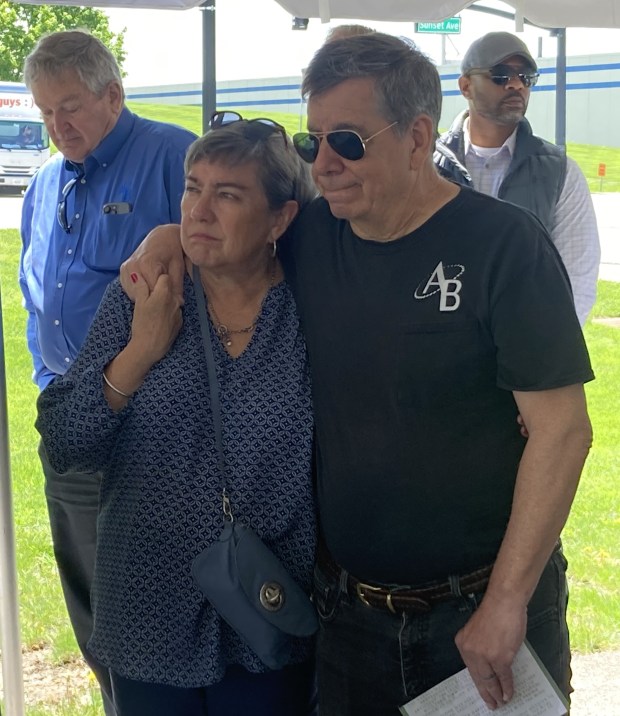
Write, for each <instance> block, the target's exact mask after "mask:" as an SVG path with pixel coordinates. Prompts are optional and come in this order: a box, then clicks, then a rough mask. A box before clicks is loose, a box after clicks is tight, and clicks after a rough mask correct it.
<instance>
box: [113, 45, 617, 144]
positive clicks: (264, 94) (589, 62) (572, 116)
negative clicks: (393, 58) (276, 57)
mask: <svg viewBox="0 0 620 716" xmlns="http://www.w3.org/2000/svg"><path fill="white" fill-rule="evenodd" d="M538 64H539V69H540V72H541V77H540V80H539V82H538V85H536V87H535V88H534V90H533V92H532V95H531V98H530V106H529V108H528V112H527V117H528V119H529V120H530V122H531V124H532V127H533V128H534V132H535V133H536V134H538V135H540V136H541V137H544V138H545V139H548V140H549V141H554V140H555V83H556V82H555V81H556V75H555V58H543V59H540V60H538ZM438 69H439V73H440V75H441V84H442V90H443V94H444V97H443V111H442V115H441V121H440V127H441V128H442V129H447V128H448V127H449V126H450V123H451V122H452V119H453V118H454V117H455V116H456V115H457V114H458V112H460V111H461V110H463V109H465V108H466V102H465V100H464V99H463V97H462V96H461V94H460V92H459V90H458V84H457V78H458V76H459V73H460V72H459V67H458V65H456V64H452V65H444V66H442V67H439V68H438ZM300 85H301V77H300V76H290V77H275V78H266V79H252V80H234V81H226V82H218V83H217V107H218V109H238V110H239V111H241V112H243V109H244V108H250V109H252V110H253V111H258V110H260V111H261V112H264V113H265V114H269V112H288V113H291V114H300V113H302V114H303V113H304V112H305V106H304V105H303V104H302V103H301V99H300ZM566 85H567V89H566V110H567V111H566V138H567V141H569V142H577V143H579V144H597V145H602V146H608V147H620V122H619V121H618V110H619V109H620V53H618V54H606V55H588V56H575V57H569V58H567V76H566ZM201 93H202V86H201V84H200V83H195V84H178V85H162V86H159V87H133V88H129V89H127V97H128V99H130V100H133V101H136V102H145V103H151V104H192V105H200V104H201Z"/></svg>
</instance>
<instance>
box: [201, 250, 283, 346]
mask: <svg viewBox="0 0 620 716" xmlns="http://www.w3.org/2000/svg"><path fill="white" fill-rule="evenodd" d="M275 278H276V262H275V261H274V262H273V266H272V268H271V277H270V279H269V286H268V287H267V291H266V292H265V295H264V296H263V298H262V300H261V302H260V306H259V307H258V313H257V314H256V315H255V316H254V319H253V320H252V323H250V325H249V326H245V327H244V328H229V327H228V326H226V325H225V324H223V323H222V322H221V321H220V319H219V316H218V315H217V313H216V312H215V308H214V307H213V304H212V303H209V310H210V311H211V316H212V317H213V319H214V323H215V326H214V327H215V332H216V333H217V337H218V338H219V339H220V341H222V343H223V344H224V345H225V346H226V347H227V348H230V346H232V336H234V335H240V334H243V333H252V331H253V330H254V329H255V328H256V324H257V323H258V319H259V318H260V314H261V312H262V310H263V304H264V303H265V299H266V298H267V294H268V293H269V291H270V290H271V289H272V288H273V283H274V281H275Z"/></svg>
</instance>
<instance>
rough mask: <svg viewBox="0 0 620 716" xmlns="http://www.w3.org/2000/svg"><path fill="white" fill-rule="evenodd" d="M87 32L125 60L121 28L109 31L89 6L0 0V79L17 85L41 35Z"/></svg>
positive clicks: (100, 14)
mask: <svg viewBox="0 0 620 716" xmlns="http://www.w3.org/2000/svg"><path fill="white" fill-rule="evenodd" d="M76 29H82V30H88V31H89V32H91V33H92V34H93V35H95V37H98V38H99V39H100V40H101V41H102V42H103V44H104V45H105V46H106V47H107V48H108V49H109V50H110V51H111V52H112V54H113V55H114V56H115V57H116V60H117V61H118V64H119V65H120V67H121V68H122V66H123V62H124V60H125V54H126V53H125V50H124V49H123V40H124V37H125V31H126V30H125V28H124V29H123V30H121V32H119V33H118V34H114V33H113V32H112V31H111V30H110V25H109V19H108V16H107V15H106V14H105V13H104V12H103V11H102V10H95V9H93V8H90V7H67V6H63V5H22V4H19V3H13V2H9V0H0V80H4V81H8V82H21V81H22V70H23V67H24V60H25V59H26V56H27V55H28V54H29V53H30V51H31V50H32V48H33V47H34V46H35V44H36V42H37V40H38V39H39V38H40V37H41V36H42V35H47V34H49V33H50V32H57V31H58V30H76Z"/></svg>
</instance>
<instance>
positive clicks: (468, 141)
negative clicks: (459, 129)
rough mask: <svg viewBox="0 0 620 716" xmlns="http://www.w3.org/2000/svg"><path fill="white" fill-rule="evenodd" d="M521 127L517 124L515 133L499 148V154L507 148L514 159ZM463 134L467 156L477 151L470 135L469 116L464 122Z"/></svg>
mask: <svg viewBox="0 0 620 716" xmlns="http://www.w3.org/2000/svg"><path fill="white" fill-rule="evenodd" d="M518 129H519V125H517V126H516V127H515V129H514V131H513V133H512V134H511V135H510V136H509V137H508V139H507V140H506V141H505V142H504V143H503V144H502V146H501V147H498V148H497V154H499V153H500V152H501V151H503V150H504V148H505V149H507V150H508V153H509V154H510V158H511V159H512V157H513V155H514V153H515V146H516V144H517V130H518ZM463 136H464V139H465V145H464V146H465V156H467V155H468V154H469V152H470V151H471V152H473V153H474V154H475V153H476V150H475V148H474V145H473V144H472V143H471V138H470V136H469V117H466V118H465V121H464V122H463Z"/></svg>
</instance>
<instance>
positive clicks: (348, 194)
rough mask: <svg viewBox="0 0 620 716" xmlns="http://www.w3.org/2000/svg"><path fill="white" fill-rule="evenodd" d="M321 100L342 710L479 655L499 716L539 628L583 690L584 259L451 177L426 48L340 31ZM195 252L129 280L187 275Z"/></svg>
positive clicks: (331, 553)
mask: <svg viewBox="0 0 620 716" xmlns="http://www.w3.org/2000/svg"><path fill="white" fill-rule="evenodd" d="M303 91H304V94H305V95H306V96H307V97H308V128H309V130H310V133H309V134H308V133H300V134H299V135H296V136H295V137H294V143H295V147H296V149H297V151H298V153H299V154H300V155H301V156H302V157H303V158H304V159H306V160H307V161H310V162H312V163H313V165H312V169H313V176H314V179H315V182H316V184H317V186H318V188H319V191H320V192H321V194H322V198H320V199H318V200H316V201H315V202H314V203H313V204H311V205H310V207H309V208H307V209H306V210H305V211H304V212H303V213H302V215H301V217H300V219H299V221H298V223H297V225H296V227H295V230H294V234H293V236H292V237H291V239H290V241H288V244H286V245H283V246H282V259H283V263H284V266H285V269H286V272H287V280H288V281H289V282H290V283H291V285H292V287H293V290H294V292H295V296H296V300H297V304H298V309H299V313H300V316H301V319H302V322H303V326H304V330H305V334H306V341H307V345H308V351H309V356H310V363H311V367H312V372H313V397H314V407H315V420H316V436H317V471H318V478H317V479H318V505H319V517H320V524H321V530H322V536H323V546H322V549H321V550H320V553H319V555H318V559H317V569H316V573H315V603H316V606H317V609H318V611H319V614H320V616H321V630H320V633H319V638H318V686H319V699H320V712H321V715H322V716H349V715H351V716H353V714H355V716H384V715H385V716H388V715H394V716H395V715H396V714H398V713H399V707H400V706H401V705H402V704H404V703H406V702H407V701H409V700H410V699H412V698H414V697H415V696H417V695H419V694H420V693H422V692H423V691H425V690H427V689H428V688H430V687H432V686H433V685H435V684H436V683H438V682H439V681H441V680H443V679H444V678H446V677H448V676H450V675H451V674H454V673H455V672H457V671H459V670H460V669H462V668H463V664H465V665H466V666H467V667H468V669H469V671H470V673H471V676H472V678H473V680H474V682H475V684H476V686H477V688H478V690H479V692H480V694H481V696H482V698H483V699H484V701H485V702H486V703H487V704H488V705H489V707H490V708H495V707H497V706H498V705H500V704H502V703H503V702H504V701H507V700H509V699H510V698H511V697H512V695H513V679H512V670H511V665H512V662H513V659H514V656H515V654H516V652H517V650H518V649H519V647H520V646H521V644H522V643H523V641H524V638H525V636H526V633H527V638H528V640H529V642H530V643H531V645H532V646H533V648H534V649H535V651H537V652H538V655H539V657H540V658H541V660H542V661H543V663H544V664H545V666H546V667H547V669H548V670H549V671H550V673H551V674H552V676H553V677H554V679H555V680H556V681H557V682H558V684H559V686H560V688H561V689H562V691H563V692H564V693H565V694H566V695H568V692H569V688H570V686H569V678H570V669H569V664H568V662H569V658H570V654H569V646H568V632H567V627H566V600H567V593H566V576H565V569H566V562H565V560H564V557H563V555H562V551H561V549H560V547H559V545H558V539H559V535H560V532H561V530H562V527H563V525H564V523H565V521H566V518H567V516H568V513H569V510H570V506H571V503H572V500H573V497H574V494H575V490H576V488H577V484H578V481H579V476H580V473H581V469H582V467H583V463H584V460H585V458H586V456H587V453H588V449H589V446H590V442H591V428H590V423H589V420H588V416H587V412H586V405H585V398H584V390H583V383H584V382H586V381H589V380H591V379H592V377H593V375H592V371H591V368H590V363H589V359H588V355H587V351H586V348H585V344H584V340H583V336H582V333H581V330H580V327H579V323H578V321H577V317H576V315H575V311H574V308H573V303H572V297H571V292H570V286H569V282H568V279H567V276H566V272H565V271H564V269H563V267H562V265H561V261H560V260H559V258H558V254H557V252H556V250H555V249H554V247H553V245H552V244H551V242H550V241H549V238H548V235H547V234H546V232H545V230H544V228H543V227H542V225H541V224H540V223H539V222H538V221H537V220H536V219H535V218H534V217H533V216H532V215H530V214H528V213H526V212H524V211H523V210H521V209H519V208H517V207H515V206H512V205H508V204H505V203H503V202H499V201H497V200H495V199H492V198H490V197H485V196H483V195H480V194H477V193H476V192H474V191H471V190H468V189H461V188H459V187H458V186H456V185H454V184H452V183H450V182H448V181H446V180H445V179H442V178H440V177H439V175H438V174H437V172H436V170H435V168H434V165H433V162H432V153H433V147H434V140H435V137H436V136H437V123H438V120H439V115H440V105H441V89H440V82H439V76H438V74H437V70H436V69H435V67H434V66H433V65H432V63H431V62H430V61H429V60H428V58H426V57H425V56H424V55H422V54H421V53H420V52H419V51H418V50H417V49H416V48H415V47H414V46H412V45H410V44H409V43H408V42H406V41H404V40H401V39H397V38H394V37H390V36H388V35H384V34H381V33H375V34H371V35H367V36H359V37H350V38H346V39H342V40H336V41H333V42H330V43H328V44H326V45H324V46H323V47H322V48H321V49H320V50H319V51H318V52H317V53H316V55H315V57H314V58H313V60H312V62H311V63H310V65H309V67H308V69H307V71H306V74H305V77H304V84H303ZM173 245H174V242H172V243H171V242H170V241H169V237H168V235H166V234H165V232H164V233H163V234H162V239H161V240H158V241H157V243H156V242H155V241H152V242H151V244H150V249H149V248H147V249H143V250H142V254H143V255H144V253H145V252H147V255H150V258H149V259H148V260H147V259H146V258H143V259H142V261H141V262H139V263H136V262H134V263H132V264H131V266H130V267H127V268H126V269H124V273H125V275H127V273H128V272H129V271H136V270H137V271H141V272H142V273H144V272H145V271H151V273H153V272H152V267H153V265H154V264H155V263H161V262H162V261H163V262H165V263H170V266H169V270H170V271H173V272H176V273H175V276H174V278H175V280H178V277H179V276H180V258H181V257H179V256H176V255H175V257H172V256H171V254H172V253H174V251H175V249H173V248H172V247H173ZM155 246H156V248H155ZM149 266H150V267H151V268H149ZM175 266H176V268H175ZM147 278H148V279H149V280H152V278H153V277H152V276H147ZM518 414H521V416H522V417H523V419H524V421H525V424H526V425H527V429H528V431H529V439H528V440H525V439H524V438H523V437H522V436H521V435H520V433H519V430H518V425H517V422H516V418H517V415H518Z"/></svg>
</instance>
